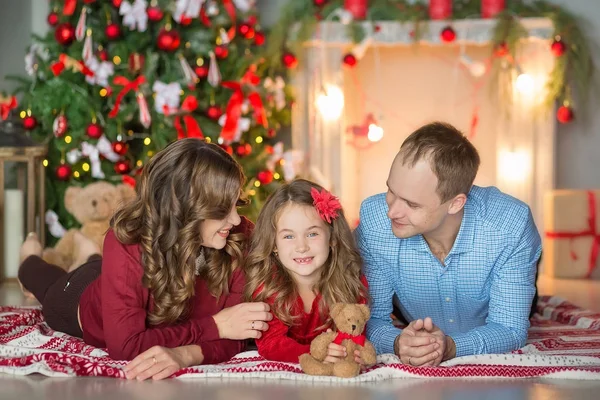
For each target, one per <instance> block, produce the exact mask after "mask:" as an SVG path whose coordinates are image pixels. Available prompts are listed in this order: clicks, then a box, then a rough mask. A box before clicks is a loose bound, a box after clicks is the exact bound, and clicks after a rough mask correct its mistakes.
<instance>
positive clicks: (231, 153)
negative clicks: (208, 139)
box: [219, 144, 233, 156]
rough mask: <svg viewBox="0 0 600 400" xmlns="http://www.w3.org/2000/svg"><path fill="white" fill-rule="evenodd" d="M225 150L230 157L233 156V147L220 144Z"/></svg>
mask: <svg viewBox="0 0 600 400" xmlns="http://www.w3.org/2000/svg"><path fill="white" fill-rule="evenodd" d="M219 146H220V147H221V148H222V149H223V150H225V151H226V152H227V154H229V155H230V156H232V155H233V147H231V146H230V145H228V144H220V145H219Z"/></svg>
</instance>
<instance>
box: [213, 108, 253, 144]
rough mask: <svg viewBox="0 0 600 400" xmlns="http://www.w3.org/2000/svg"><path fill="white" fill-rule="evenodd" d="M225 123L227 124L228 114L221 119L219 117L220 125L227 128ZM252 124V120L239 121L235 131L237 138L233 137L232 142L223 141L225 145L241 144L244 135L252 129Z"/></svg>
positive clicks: (243, 119)
mask: <svg viewBox="0 0 600 400" xmlns="http://www.w3.org/2000/svg"><path fill="white" fill-rule="evenodd" d="M225 122H227V114H223V115H221V117H219V125H221V126H225ZM251 123H252V120H251V119H250V118H244V117H242V118H240V119H238V123H237V126H236V130H235V136H234V137H233V140H232V141H223V143H224V144H229V143H235V142H239V141H240V139H241V137H242V133H243V132H246V131H248V129H250V124H251Z"/></svg>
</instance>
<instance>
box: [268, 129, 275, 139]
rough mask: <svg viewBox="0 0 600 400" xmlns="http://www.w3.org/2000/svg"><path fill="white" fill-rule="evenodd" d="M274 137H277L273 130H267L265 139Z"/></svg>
mask: <svg viewBox="0 0 600 400" xmlns="http://www.w3.org/2000/svg"><path fill="white" fill-rule="evenodd" d="M276 135H277V131H275V129H273V128H269V129H267V137H268V138H274V137H275V136H276Z"/></svg>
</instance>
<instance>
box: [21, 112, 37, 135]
mask: <svg viewBox="0 0 600 400" xmlns="http://www.w3.org/2000/svg"><path fill="white" fill-rule="evenodd" d="M36 126H37V119H35V117H34V116H31V115H30V116H27V117H25V118H23V128H25V129H26V130H28V131H30V130H32V129H35V127H36Z"/></svg>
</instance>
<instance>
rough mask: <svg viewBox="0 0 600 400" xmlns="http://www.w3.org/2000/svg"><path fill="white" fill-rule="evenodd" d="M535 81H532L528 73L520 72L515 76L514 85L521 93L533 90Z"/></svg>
mask: <svg viewBox="0 0 600 400" xmlns="http://www.w3.org/2000/svg"><path fill="white" fill-rule="evenodd" d="M534 86H535V83H534V82H533V78H532V77H531V75H529V74H520V75H519V76H517V80H516V81H515V87H516V88H517V91H519V92H520V93H523V94H527V93H531V92H533V87H534Z"/></svg>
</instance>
